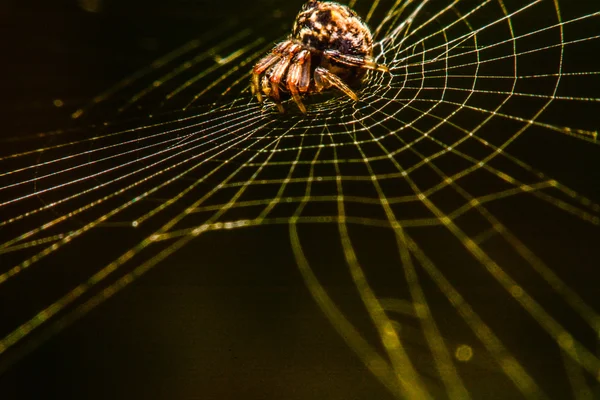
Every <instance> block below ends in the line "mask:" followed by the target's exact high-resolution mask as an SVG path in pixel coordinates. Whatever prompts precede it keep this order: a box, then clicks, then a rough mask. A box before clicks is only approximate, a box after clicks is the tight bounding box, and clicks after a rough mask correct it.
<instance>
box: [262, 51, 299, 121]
mask: <svg viewBox="0 0 600 400" xmlns="http://www.w3.org/2000/svg"><path fill="white" fill-rule="evenodd" d="M299 50H300V46H298V45H297V44H292V45H291V46H290V47H289V49H286V52H287V54H285V55H284V56H283V57H282V58H281V60H279V61H278V62H277V64H275V65H274V66H273V69H272V70H271V75H270V76H269V82H270V83H271V91H270V93H269V97H270V98H271V99H273V101H274V102H275V104H276V105H277V109H278V110H279V112H280V113H283V112H284V109H283V106H282V105H281V99H280V97H279V85H280V84H281V80H282V79H283V77H284V76H285V75H286V72H287V70H288V67H289V66H290V63H291V62H292V58H294V56H295V55H296V53H297V52H298V51H299Z"/></svg>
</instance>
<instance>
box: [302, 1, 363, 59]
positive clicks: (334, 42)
mask: <svg viewBox="0 0 600 400" xmlns="http://www.w3.org/2000/svg"><path fill="white" fill-rule="evenodd" d="M292 38H293V39H296V40H298V41H299V42H301V43H302V44H303V45H305V46H307V47H309V48H311V49H313V50H316V51H325V50H336V51H339V52H340V53H342V54H350V55H357V56H371V54H372V48H373V39H372V37H371V32H370V31H369V28H368V27H367V26H366V25H365V23H364V22H362V20H361V19H360V18H359V17H358V15H356V13H355V12H354V11H352V10H351V9H350V8H348V7H346V6H343V5H341V4H338V3H334V2H319V1H312V2H308V3H306V4H305V5H304V7H303V8H302V10H301V11H300V13H299V14H298V16H297V17H296V21H295V22H294V28H293V30H292Z"/></svg>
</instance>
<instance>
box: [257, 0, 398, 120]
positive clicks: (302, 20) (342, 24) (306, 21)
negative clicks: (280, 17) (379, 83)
mask: <svg viewBox="0 0 600 400" xmlns="http://www.w3.org/2000/svg"><path fill="white" fill-rule="evenodd" d="M372 55H373V38H372V35H371V31H370V30H369V28H368V27H367V25H366V24H365V23H364V22H363V21H361V19H360V18H359V17H358V15H357V14H356V13H355V12H354V11H353V10H351V9H350V8H348V7H346V6H344V5H341V4H338V3H334V2H329V1H314V0H311V1H308V2H307V3H306V4H304V6H302V9H301V10H300V13H298V16H297V17H296V21H295V22H294V28H293V30H292V34H291V35H290V37H289V38H288V39H287V40H286V41H284V42H281V43H279V44H277V45H276V46H275V47H274V48H273V50H271V52H270V53H269V54H267V55H266V56H265V57H264V58H262V59H261V60H260V61H259V62H257V63H256V65H255V66H254V69H253V70H252V81H251V88H252V93H254V94H255V95H256V98H257V99H258V101H259V102H261V103H262V101H263V95H264V96H266V97H268V98H271V99H272V100H273V101H274V102H275V104H276V105H277V109H278V110H279V112H283V111H284V109H283V106H282V105H281V96H280V92H289V93H290V94H291V96H292V98H293V99H294V101H295V102H296V104H297V105H298V108H299V109H300V111H302V112H303V113H306V107H305V106H304V104H303V103H302V100H301V98H300V95H307V94H311V93H318V92H320V91H322V90H324V89H327V88H330V87H332V86H333V87H335V88H337V89H339V90H341V91H342V92H344V93H345V94H346V95H347V96H348V97H350V98H351V99H352V100H354V101H358V96H356V94H355V93H354V92H353V91H352V89H350V87H348V85H347V84H346V83H345V82H344V81H346V82H356V81H357V80H359V79H360V78H362V76H363V75H364V73H365V71H366V70H367V69H371V70H377V71H383V72H388V68H387V67H386V66H385V65H382V64H377V63H376V62H375V61H373V57H372ZM261 75H262V77H261ZM311 76H312V79H311Z"/></svg>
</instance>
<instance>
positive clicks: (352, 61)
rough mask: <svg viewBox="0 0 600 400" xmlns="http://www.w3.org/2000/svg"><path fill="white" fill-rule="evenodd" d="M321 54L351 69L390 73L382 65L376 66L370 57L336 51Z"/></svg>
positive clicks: (326, 51)
mask: <svg viewBox="0 0 600 400" xmlns="http://www.w3.org/2000/svg"><path fill="white" fill-rule="evenodd" d="M323 54H324V55H325V57H327V58H328V59H330V60H333V61H336V62H339V63H341V64H345V65H349V66H351V67H359V68H365V69H371V70H376V71H381V72H390V70H389V69H388V67H387V66H385V65H383V64H377V63H376V62H375V61H373V58H372V57H370V56H364V57H363V56H354V55H349V54H342V53H340V52H339V51H337V50H325V51H324V52H323Z"/></svg>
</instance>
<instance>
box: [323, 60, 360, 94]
mask: <svg viewBox="0 0 600 400" xmlns="http://www.w3.org/2000/svg"><path fill="white" fill-rule="evenodd" d="M314 76H315V87H316V88H317V91H318V92H320V91H321V90H323V89H327V88H328V87H331V86H335V87H336V88H337V89H339V90H341V91H342V92H344V93H345V94H346V95H347V96H348V97H350V98H351V99H352V100H354V101H358V96H357V95H356V94H355V93H354V92H353V91H352V89H350V88H349V87H348V85H346V84H345V83H344V81H342V80H341V79H340V78H339V77H338V76H337V75H335V74H333V73H331V72H329V71H328V70H327V69H325V68H323V67H317V68H316V69H315V74H314Z"/></svg>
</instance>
